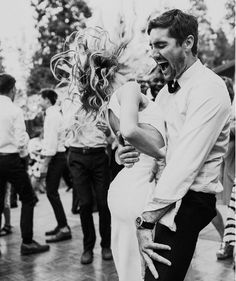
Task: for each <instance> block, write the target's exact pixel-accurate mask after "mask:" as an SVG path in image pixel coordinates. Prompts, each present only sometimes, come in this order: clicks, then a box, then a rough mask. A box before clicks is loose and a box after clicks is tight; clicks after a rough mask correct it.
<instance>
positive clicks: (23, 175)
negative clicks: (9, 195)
mask: <svg viewBox="0 0 236 281" xmlns="http://www.w3.org/2000/svg"><path fill="white" fill-rule="evenodd" d="M7 182H10V183H11V184H12V185H13V186H14V187H15V190H16V192H17V193H18V194H19V198H20V201H21V202H22V208H21V218H20V227H21V235H22V238H23V242H24V243H30V242H31V241H32V237H33V211H34V206H35V203H36V202H37V199H36V197H35V194H34V191H33V188H32V185H31V183H30V180H29V176H28V174H27V172H26V167H25V165H24V163H23V160H22V159H21V158H20V157H19V154H18V153H9V154H7V153H0V215H2V213H3V209H4V197H5V185H6V183H7Z"/></svg>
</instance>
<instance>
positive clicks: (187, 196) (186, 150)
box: [118, 9, 230, 281]
mask: <svg viewBox="0 0 236 281" xmlns="http://www.w3.org/2000/svg"><path fill="white" fill-rule="evenodd" d="M148 34H149V36H150V46H151V48H152V55H153V58H154V60H155V61H156V63H157V64H158V65H159V66H160V68H161V70H162V73H163V75H164V78H165V80H166V81H167V85H166V86H164V87H163V88H162V90H161V91H160V92H159V94H158V96H157V98H156V103H157V105H159V111H160V112H162V113H163V114H162V115H163V118H164V120H165V123H166V148H167V153H166V163H167V164H166V167H165V169H164V171H163V173H162V175H161V177H160V179H159V181H158V182H157V185H156V188H155V190H154V192H153V194H152V196H151V198H150V200H149V202H148V204H147V205H146V207H145V208H144V210H143V213H142V214H140V217H138V218H137V220H136V226H137V236H138V240H139V246H140V252H141V256H142V258H143V259H144V261H145V263H146V265H147V266H148V268H147V270H146V273H145V279H144V280H145V281H151V280H156V278H157V277H158V275H159V278H158V280H159V281H183V280H184V278H185V275H186V272H187V270H188V267H189V264H190V262H191V259H192V256H193V253H194V249H195V246H196V242H197V238H198V234H199V232H200V231H201V230H202V229H203V228H204V227H205V226H206V225H207V224H208V223H210V222H211V220H212V218H213V217H214V216H215V214H216V212H215V201H216V200H215V194H216V193H218V192H221V191H222V186H221V184H220V182H219V174H220V166H221V163H222V157H223V155H224V153H225V152H226V149H227V144H228V140H229V128H230V127H229V125H230V123H229V121H230V100H229V94H228V92H227V89H226V85H225V83H224V81H223V80H222V79H221V78H220V77H219V76H217V75H216V74H215V73H213V72H212V71H211V70H209V69H208V68H206V67H204V66H203V65H202V63H201V62H200V60H199V59H198V58H197V41H198V23H197V19H196V18H195V17H193V16H191V15H188V14H185V13H183V12H182V11H180V10H177V9H174V10H170V11H167V12H165V13H164V14H162V15H160V16H159V17H156V18H154V19H152V20H151V21H150V22H149V25H148ZM174 81H175V82H174ZM118 156H119V157H120V159H123V161H122V163H126V164H127V163H134V162H135V161H138V153H137V152H130V147H127V148H125V147H123V148H120V149H119V152H118ZM130 158H131V159H130ZM154 172H155V171H154ZM155 226H156V228H155V238H154V242H155V243H154V242H153V238H152V231H153V230H152V229H154V227H155ZM159 243H160V244H167V245H169V246H170V247H171V250H170V251H163V250H162V251H161V250H158V248H160V246H159V245H158V244H159ZM160 249H161V248H160ZM162 257H164V258H166V259H168V260H169V261H170V262H171V266H167V265H165V264H162V263H161V259H162Z"/></svg>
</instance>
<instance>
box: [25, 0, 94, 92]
mask: <svg viewBox="0 0 236 281" xmlns="http://www.w3.org/2000/svg"><path fill="white" fill-rule="evenodd" d="M31 5H32V6H33V7H34V9H35V19H36V25H35V28H37V30H38V32H39V35H38V44H39V48H38V50H37V51H36V52H35V54H34V56H33V61H32V68H31V71H30V75H29V78H28V80H27V88H28V95H32V94H35V93H37V92H38V91H39V90H40V89H42V88H45V87H53V86H55V85H56V83H57V82H56V80H55V79H54V77H53V75H52V73H51V71H50V60H51V57H53V56H54V55H55V54H57V53H59V52H61V51H62V50H63V43H64V41H65V39H66V37H67V36H68V35H69V34H71V33H72V32H73V31H75V30H77V29H79V28H85V27H86V23H85V21H86V19H87V18H89V17H91V15H92V13H91V10H90V8H89V7H88V5H87V4H86V2H85V1H83V0H70V1H69V0H31Z"/></svg>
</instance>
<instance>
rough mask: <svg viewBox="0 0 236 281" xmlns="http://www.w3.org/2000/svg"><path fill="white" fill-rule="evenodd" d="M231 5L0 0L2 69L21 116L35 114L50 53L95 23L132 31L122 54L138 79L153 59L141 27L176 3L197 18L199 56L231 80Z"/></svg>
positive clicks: (48, 78) (226, 0)
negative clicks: (14, 85) (9, 79)
mask: <svg viewBox="0 0 236 281" xmlns="http://www.w3.org/2000/svg"><path fill="white" fill-rule="evenodd" d="M234 5H235V3H234V0H217V1H215V0H179V1H174V0H119V1H118V0H87V1H85V0H30V1H29V0H17V1H16V0H8V1H5V0H0V71H1V72H2V71H6V72H8V73H10V74H12V75H13V76H15V77H16V80H17V89H18V95H17V100H16V102H17V103H18V104H19V105H20V106H21V107H22V108H23V109H24V112H25V119H26V120H34V119H35V118H36V117H37V115H38V114H40V112H38V106H37V103H38V95H37V93H38V92H39V90H40V89H41V88H44V87H55V86H56V84H57V81H56V80H55V79H54V78H53V76H52V74H51V71H50V67H49V65H50V59H51V57H52V56H53V55H55V54H56V53H58V52H60V51H62V49H63V42H64V41H65V38H66V37H67V36H68V35H69V34H71V32H73V31H75V30H77V29H80V28H85V27H86V26H94V25H98V26H101V27H103V28H105V29H106V30H108V32H109V34H110V36H111V39H112V40H113V41H116V40H118V39H119V40H120V39H121V38H122V37H123V38H125V37H129V36H132V37H133V40H132V42H131V43H130V44H129V49H128V50H127V55H126V59H127V60H128V61H129V64H131V65H132V68H133V71H134V72H135V73H134V74H135V76H136V77H137V79H140V77H145V75H147V73H149V72H150V70H151V69H152V68H153V67H154V65H155V64H154V61H153V60H152V59H151V58H150V56H149V48H148V38H147V35H146V32H145V30H146V24H147V21H148V18H149V17H150V16H153V15H155V14H159V13H162V12H163V11H165V10H167V9H169V8H180V9H182V10H184V11H188V12H191V13H192V14H194V15H195V16H196V17H197V18H198V21H199V30H200V36H199V37H200V39H199V57H200V59H201V61H202V62H203V63H204V64H205V65H207V66H208V67H209V68H211V69H213V70H215V71H216V72H217V73H219V74H221V75H225V76H228V77H231V78H233V80H235V79H234V69H235V62H234V59H235V40H234V35H235V32H234V26H235V8H234ZM62 92H63V91H60V90H59V93H62ZM35 124H36V125H35V126H37V122H36V123H35Z"/></svg>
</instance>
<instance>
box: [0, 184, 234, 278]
mask: <svg viewBox="0 0 236 281" xmlns="http://www.w3.org/2000/svg"><path fill="white" fill-rule="evenodd" d="M60 194H61V198H62V201H63V204H64V206H65V210H66V213H67V217H68V222H69V224H70V226H71V228H72V233H73V239H72V240H69V241H64V242H60V243H56V244H51V249H50V251H49V252H46V253H42V254H37V255H31V256H21V255H20V243H21V239H20V232H19V215H20V207H18V208H16V209H11V210H12V213H11V214H12V225H13V226H14V228H13V233H12V234H11V235H9V236H7V237H0V251H1V255H0V280H1V281H18V280H19V281H92V280H96V281H118V278H117V274H116V270H115V266H114V263H113V262H112V261H103V260H102V259H101V250H100V246H99V242H100V238H99V234H98V215H97V213H95V214H94V220H95V223H96V230H97V234H98V235H97V243H96V247H95V250H94V262H93V263H92V264H90V265H81V264H80V255H81V253H82V234H81V226H80V220H79V217H78V215H73V214H71V212H70V208H71V192H65V188H61V189H60ZM39 199H40V200H39V202H38V204H37V206H36V208H35V219H34V233H35V235H34V238H35V240H37V241H38V242H44V240H45V236H44V232H45V231H47V230H49V229H51V228H54V226H55V219H54V215H53V212H52V209H51V206H50V205H49V202H48V200H47V198H46V195H45V194H40V195H39ZM219 207H220V210H221V211H222V212H223V213H224V217H225V209H226V208H225V206H219ZM219 245H220V242H219V237H218V234H217V233H216V230H215V229H214V228H213V226H212V225H209V226H208V227H207V228H206V229H204V230H203V231H202V232H201V234H200V237H199V241H198V244H197V248H196V251H195V255H194V259H193V261H192V265H191V272H190V276H191V277H189V278H187V280H186V281H233V280H234V271H233V269H232V267H233V264H232V260H227V261H221V262H219V261H217V260H216V255H215V253H216V250H218V248H219ZM127 266H128V265H127ZM127 281H129V280H127ZM173 281H174V280H173Z"/></svg>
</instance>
